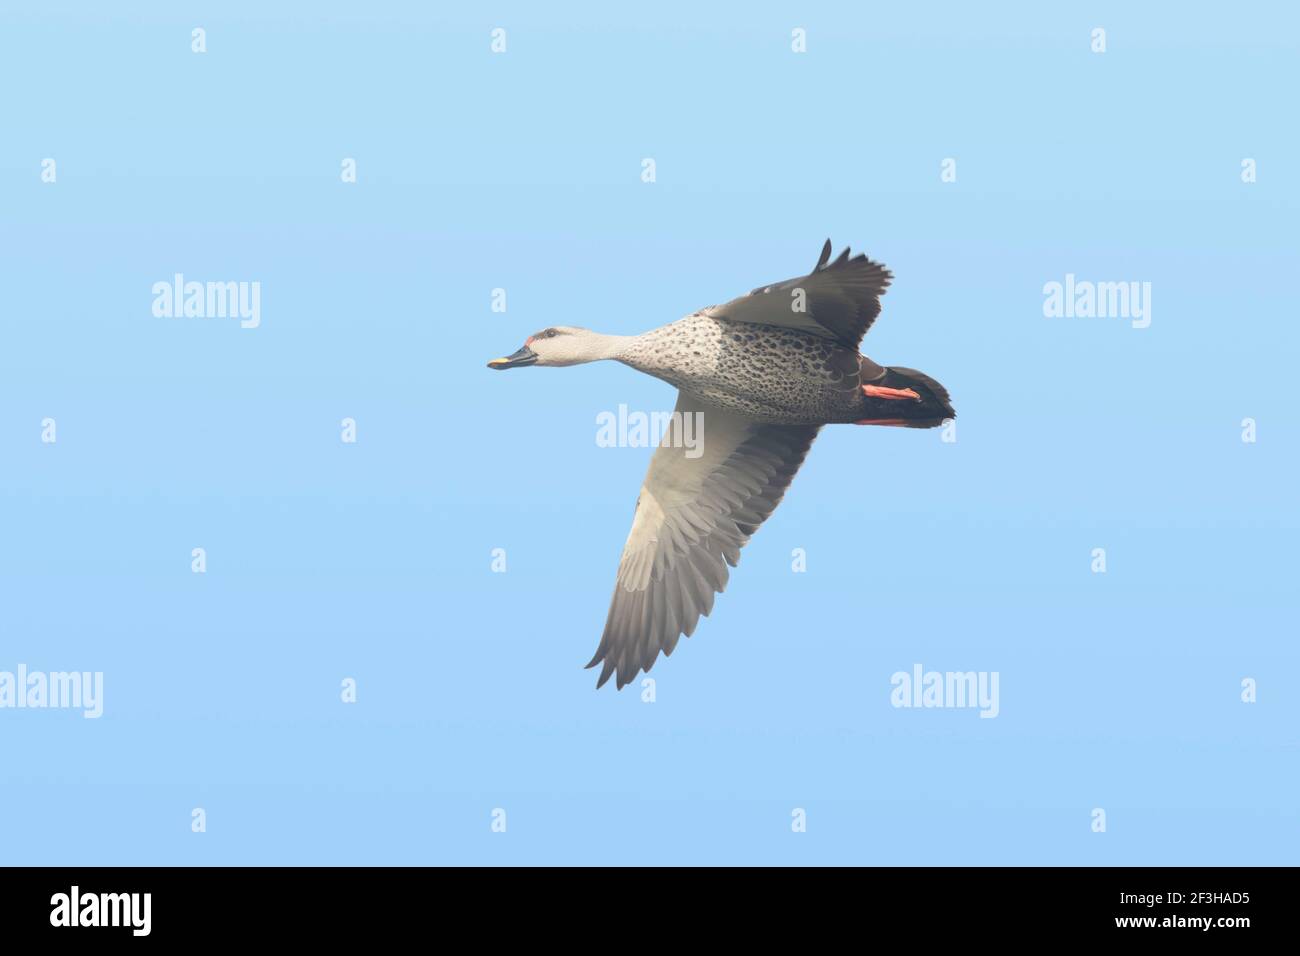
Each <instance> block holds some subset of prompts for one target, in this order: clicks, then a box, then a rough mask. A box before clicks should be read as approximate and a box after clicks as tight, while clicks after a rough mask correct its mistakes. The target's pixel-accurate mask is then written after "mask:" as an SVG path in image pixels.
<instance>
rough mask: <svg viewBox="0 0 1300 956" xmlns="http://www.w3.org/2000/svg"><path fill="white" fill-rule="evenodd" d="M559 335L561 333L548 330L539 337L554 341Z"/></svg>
mask: <svg viewBox="0 0 1300 956" xmlns="http://www.w3.org/2000/svg"><path fill="white" fill-rule="evenodd" d="M559 334H560V333H559V332H556V331H555V329H547V330H546V331H545V332H543V333H542V334H541V335H539V336H538V338H542V339H553V338H555V337H556V336H557V335H559Z"/></svg>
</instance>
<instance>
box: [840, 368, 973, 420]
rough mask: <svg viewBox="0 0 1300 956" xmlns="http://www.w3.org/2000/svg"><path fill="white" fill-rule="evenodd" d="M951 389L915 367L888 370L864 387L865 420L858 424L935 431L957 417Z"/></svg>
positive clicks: (863, 414)
mask: <svg viewBox="0 0 1300 956" xmlns="http://www.w3.org/2000/svg"><path fill="white" fill-rule="evenodd" d="M956 417H957V413H956V412H955V411H954V410H953V407H952V400H951V399H950V398H949V397H948V390H947V389H946V388H944V387H943V386H942V385H940V384H939V383H938V382H936V381H935V380H934V379H932V378H931V377H930V376H928V375H926V374H924V373H923V372H918V371H917V370H916V369H914V368H899V367H898V366H893V367H890V368H886V369H885V371H884V374H883V375H880V376H878V377H876V378H875V379H873V380H872V381H871V382H869V383H866V384H864V385H863V386H862V417H861V418H860V419H859V420H858V421H856V422H854V424H855V425H898V426H901V427H903V428H936V427H938V426H939V425H942V424H943V423H944V422H946V421H948V419H950V418H956Z"/></svg>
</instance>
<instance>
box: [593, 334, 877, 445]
mask: <svg viewBox="0 0 1300 956" xmlns="http://www.w3.org/2000/svg"><path fill="white" fill-rule="evenodd" d="M619 360H620V361H622V362H624V363H625V364H627V365H630V366H632V367H633V368H635V369H637V370H638V371H641V372H645V373H646V374H648V375H653V376H654V377H655V378H661V379H663V380H664V381H665V382H668V383H669V384H671V385H676V386H677V387H678V388H679V389H681V390H682V391H684V392H689V393H690V394H691V395H694V396H696V397H697V398H699V399H701V400H703V401H704V402H705V403H706V404H709V405H713V406H716V407H718V408H724V409H728V410H730V411H734V412H737V413H739V414H741V415H746V416H748V417H749V418H752V419H753V420H754V421H756V422H767V423H770V424H774V425H824V424H830V423H832V422H853V421H857V420H858V419H859V418H862V417H863V416H862V415H861V414H858V413H859V412H860V411H861V406H862V391H861V389H859V388H858V385H859V381H858V369H859V356H858V354H857V352H856V351H851V350H849V349H846V348H843V347H842V346H839V345H837V344H835V343H834V342H831V341H829V340H827V339H823V338H818V337H817V336H815V335H809V334H808V333H806V332H800V331H798V330H796V329H782V328H777V327H776V326H771V325H755V324H754V323H751V322H733V321H729V320H727V319H715V318H712V317H711V316H708V315H705V314H704V313H702V312H697V313H695V314H694V315H688V316H687V317H686V318H684V319H678V320H677V321H676V322H673V323H671V324H669V325H665V326H663V327H662V328H658V329H654V330H652V331H650V332H647V333H645V334H644V335H638V336H636V337H634V338H633V339H632V340H631V342H629V344H628V346H627V348H626V349H625V350H624V351H623V353H622V355H621V356H620V359H619Z"/></svg>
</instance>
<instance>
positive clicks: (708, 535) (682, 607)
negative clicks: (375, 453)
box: [587, 392, 819, 688]
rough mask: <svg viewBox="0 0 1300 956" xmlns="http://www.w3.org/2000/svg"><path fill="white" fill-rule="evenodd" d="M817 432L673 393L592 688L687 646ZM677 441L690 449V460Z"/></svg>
mask: <svg viewBox="0 0 1300 956" xmlns="http://www.w3.org/2000/svg"><path fill="white" fill-rule="evenodd" d="M678 413H680V414H678ZM688 415H689V416H691V419H690V421H689V422H687V421H685V420H684V416H688ZM684 428H685V431H683V429H684ZM818 430H819V426H816V425H764V424H759V423H757V422H753V421H750V420H749V419H747V418H744V417H742V416H739V415H734V414H732V413H730V412H726V411H722V410H721V409H716V408H713V407H709V406H705V405H703V404H701V403H700V402H699V401H698V400H697V399H695V398H693V397H692V396H690V395H687V394H686V393H685V392H681V393H679V394H678V396H677V408H676V412H675V413H674V415H673V418H672V424H671V426H670V428H669V429H668V431H667V433H666V434H665V435H664V439H663V441H662V442H661V443H660V446H659V448H657V449H656V450H655V453H654V457H653V458H652V459H651V460H650V469H649V471H648V472H647V473H646V478H645V484H644V485H642V487H641V496H640V497H639V498H638V499H637V503H636V514H635V516H634V517H633V519H632V531H631V533H630V534H629V535H628V538H627V544H626V545H625V546H624V548H623V557H622V559H621V560H620V561H619V564H618V580H617V583H616V584H615V586H614V598H613V601H612V602H611V603H610V607H609V617H608V618H607V620H606V622H605V633H604V634H603V635H601V638H600V646H599V647H598V648H597V649H596V655H595V657H593V658H592V659H591V663H590V664H588V665H587V666H588V667H594V666H596V665H597V664H600V663H602V662H603V663H604V666H603V668H602V669H601V672H600V680H599V682H598V683H597V684H596V686H597V687H599V686H601V685H602V684H604V683H605V681H607V680H609V678H610V675H611V674H617V675H618V686H619V687H620V688H622V687H623V685H625V684H627V683H630V682H631V680H632V679H633V678H634V677H636V675H637V673H638V672H639V671H642V670H649V669H650V667H651V666H652V665H653V664H654V662H655V659H656V658H657V657H658V656H659V652H660V651H663V652H664V653H665V654H671V653H672V652H673V648H675V647H676V646H677V641H678V638H679V637H680V636H681V635H682V634H685V635H686V636H687V637H690V635H691V633H692V632H693V631H694V630H695V625H696V623H697V622H698V621H699V618H700V615H701V614H703V615H705V616H707V615H708V613H709V611H710V610H712V608H713V596H714V594H715V593H721V591H722V589H723V588H725V587H726V586H727V565H728V564H730V565H731V566H732V567H733V568H734V567H735V566H736V564H737V563H738V562H739V561H740V549H741V548H742V547H744V546H745V543H746V542H747V541H748V540H749V536H750V535H752V534H753V533H754V531H755V530H757V528H758V526H759V525H761V524H762V523H763V522H764V521H765V520H767V517H768V515H770V514H771V513H772V511H773V510H774V509H775V508H776V506H777V504H778V503H779V502H780V501H781V497H782V495H784V494H785V489H786V488H787V487H788V486H789V484H790V480H791V479H792V478H793V477H794V473H795V472H796V471H798V470H799V466H800V465H801V464H803V460H804V456H805V455H807V454H808V449H809V447H810V446H811V445H812V442H813V439H814V438H816V437H817V432H818ZM684 438H691V439H693V440H694V441H695V442H697V443H698V444H697V445H696V449H698V451H699V454H698V455H697V456H696V457H690V455H696V450H693V449H690V448H686V447H684V444H685V443H684V441H683V439H684Z"/></svg>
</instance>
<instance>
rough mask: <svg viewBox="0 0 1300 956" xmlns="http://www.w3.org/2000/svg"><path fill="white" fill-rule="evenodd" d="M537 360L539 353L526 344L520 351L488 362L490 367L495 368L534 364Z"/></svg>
mask: <svg viewBox="0 0 1300 956" xmlns="http://www.w3.org/2000/svg"><path fill="white" fill-rule="evenodd" d="M536 361H537V353H536V352H534V351H533V350H532V349H530V348H529V347H528V346H527V345H525V346H524V347H523V348H521V349H520V350H519V351H518V352H515V353H514V354H513V355H507V356H506V357H505V358H495V359H493V360H492V361H490V362H488V368H495V369H506V368H521V367H522V366H525V365H532V364H533V363H534V362H536Z"/></svg>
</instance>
